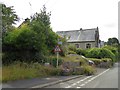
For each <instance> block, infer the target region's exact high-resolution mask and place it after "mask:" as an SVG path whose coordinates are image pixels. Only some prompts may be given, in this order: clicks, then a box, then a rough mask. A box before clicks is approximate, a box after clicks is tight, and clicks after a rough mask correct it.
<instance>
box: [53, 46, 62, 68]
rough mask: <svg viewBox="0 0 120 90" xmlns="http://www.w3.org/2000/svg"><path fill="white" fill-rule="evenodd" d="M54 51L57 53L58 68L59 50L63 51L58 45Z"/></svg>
mask: <svg viewBox="0 0 120 90" xmlns="http://www.w3.org/2000/svg"><path fill="white" fill-rule="evenodd" d="M54 52H56V53H57V68H58V57H59V52H61V49H60V47H59V46H58V45H57V46H56V47H55V49H54Z"/></svg>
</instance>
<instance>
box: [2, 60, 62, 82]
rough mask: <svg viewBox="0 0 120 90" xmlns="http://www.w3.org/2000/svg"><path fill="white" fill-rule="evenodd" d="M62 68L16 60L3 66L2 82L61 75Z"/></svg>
mask: <svg viewBox="0 0 120 90" xmlns="http://www.w3.org/2000/svg"><path fill="white" fill-rule="evenodd" d="M60 74H61V69H60V68H54V67H45V66H43V65H40V64H39V63H31V64H27V63H22V62H15V63H13V64H11V65H9V66H3V67H2V82H7V81H13V80H19V79H27V78H35V77H39V78H41V77H46V76H55V75H60Z"/></svg>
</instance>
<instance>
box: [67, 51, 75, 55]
mask: <svg viewBox="0 0 120 90" xmlns="http://www.w3.org/2000/svg"><path fill="white" fill-rule="evenodd" d="M68 54H76V52H74V51H68Z"/></svg>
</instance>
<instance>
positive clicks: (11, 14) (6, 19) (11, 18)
mask: <svg viewBox="0 0 120 90" xmlns="http://www.w3.org/2000/svg"><path fill="white" fill-rule="evenodd" d="M18 20H19V18H18V15H16V12H15V11H14V9H13V6H10V7H7V6H6V5H5V4H2V34H3V35H4V34H5V33H6V32H7V31H10V30H13V28H14V27H13V26H12V24H15V22H16V21H18Z"/></svg>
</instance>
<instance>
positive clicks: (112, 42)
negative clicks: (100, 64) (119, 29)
mask: <svg viewBox="0 0 120 90" xmlns="http://www.w3.org/2000/svg"><path fill="white" fill-rule="evenodd" d="M118 44H119V40H118V39H117V38H116V37H113V38H109V39H108V41H107V45H118Z"/></svg>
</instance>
